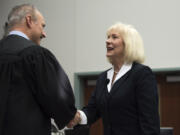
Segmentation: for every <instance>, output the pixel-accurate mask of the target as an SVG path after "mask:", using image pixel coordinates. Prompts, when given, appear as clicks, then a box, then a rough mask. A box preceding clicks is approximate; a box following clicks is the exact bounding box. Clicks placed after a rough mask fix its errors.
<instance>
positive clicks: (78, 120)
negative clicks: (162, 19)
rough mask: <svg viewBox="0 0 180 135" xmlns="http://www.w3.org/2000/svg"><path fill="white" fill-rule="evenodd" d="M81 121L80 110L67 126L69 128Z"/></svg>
mask: <svg viewBox="0 0 180 135" xmlns="http://www.w3.org/2000/svg"><path fill="white" fill-rule="evenodd" d="M80 122H81V117H80V112H78V111H77V112H76V114H75V116H74V118H73V119H72V120H71V121H70V122H69V123H68V125H67V127H68V128H73V127H74V126H76V125H77V124H79V123H80Z"/></svg>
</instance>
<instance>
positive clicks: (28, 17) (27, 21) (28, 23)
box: [25, 15, 33, 28]
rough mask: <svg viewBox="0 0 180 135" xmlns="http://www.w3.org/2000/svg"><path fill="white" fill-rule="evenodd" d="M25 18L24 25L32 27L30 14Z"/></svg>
mask: <svg viewBox="0 0 180 135" xmlns="http://www.w3.org/2000/svg"><path fill="white" fill-rule="evenodd" d="M25 20H26V25H27V27H28V28H31V27H32V24H33V20H32V16H31V15H27V16H26V17H25Z"/></svg>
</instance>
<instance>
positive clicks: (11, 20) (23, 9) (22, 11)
mask: <svg viewBox="0 0 180 135" xmlns="http://www.w3.org/2000/svg"><path fill="white" fill-rule="evenodd" d="M36 11H37V8H35V7H34V6H33V5H31V4H23V5H18V6H15V7H14V8H13V9H12V10H11V11H10V13H9V15H8V20H7V22H6V23H5V26H4V32H5V35H6V34H7V33H8V31H9V30H10V29H11V28H12V27H14V26H15V25H17V24H20V23H21V22H22V20H23V19H24V18H25V16H26V15H27V14H30V15H31V16H32V19H33V20H34V21H35V20H36V19H37V18H36V14H35V13H36Z"/></svg>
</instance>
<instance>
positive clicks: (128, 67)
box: [107, 63, 132, 92]
mask: <svg viewBox="0 0 180 135" xmlns="http://www.w3.org/2000/svg"><path fill="white" fill-rule="evenodd" d="M131 68H132V63H130V64H127V63H124V64H123V65H122V67H121V69H120V71H119V72H118V74H117V76H116V78H115V80H114V83H113V84H112V86H113V85H114V84H115V82H116V81H118V80H119V79H120V78H121V77H123V76H124V75H125V74H126V73H127V72H128V71H129V70H131ZM113 74H114V67H112V68H111V69H110V70H108V71H107V79H109V83H108V85H107V89H108V92H110V91H111V83H112V78H113Z"/></svg>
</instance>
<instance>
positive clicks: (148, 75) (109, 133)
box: [83, 63, 160, 135]
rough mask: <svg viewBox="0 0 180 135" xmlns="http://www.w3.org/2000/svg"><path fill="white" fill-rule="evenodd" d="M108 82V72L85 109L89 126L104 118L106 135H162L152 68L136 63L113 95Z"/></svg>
mask: <svg viewBox="0 0 180 135" xmlns="http://www.w3.org/2000/svg"><path fill="white" fill-rule="evenodd" d="M107 83H108V81H107V71H106V72H103V73H102V74H101V75H100V76H99V78H98V80H97V84H96V89H95V90H94V92H93V94H92V96H91V98H90V100H89V102H88V105H87V106H86V107H84V108H83V111H84V112H85V114H86V116H87V119H88V124H92V123H94V122H95V121H96V120H97V119H98V118H100V117H102V120H103V126H104V135H159V132H160V122H159V114H158V92H157V84H156V80H155V77H154V75H153V73H152V71H151V69H150V68H149V67H147V66H144V65H141V64H138V63H133V65H132V69H131V70H130V71H128V72H127V73H126V74H125V75H124V76H123V77H122V78H120V79H119V80H117V81H116V82H115V84H114V85H113V87H112V89H111V91H110V93H108V90H107Z"/></svg>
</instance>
